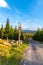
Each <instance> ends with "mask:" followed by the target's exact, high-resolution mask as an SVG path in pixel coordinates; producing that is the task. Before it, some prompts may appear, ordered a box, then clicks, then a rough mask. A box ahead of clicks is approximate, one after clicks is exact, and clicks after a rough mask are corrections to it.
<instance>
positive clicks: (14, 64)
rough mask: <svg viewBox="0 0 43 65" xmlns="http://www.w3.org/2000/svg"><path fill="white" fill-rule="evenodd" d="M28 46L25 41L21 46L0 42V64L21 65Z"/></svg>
mask: <svg viewBox="0 0 43 65" xmlns="http://www.w3.org/2000/svg"><path fill="white" fill-rule="evenodd" d="M15 44H16V43H15ZM26 47H27V44H25V43H23V44H21V45H20V47H17V46H15V45H13V46H7V45H4V44H0V65H20V62H21V59H22V56H23V53H24V51H25V49H26Z"/></svg>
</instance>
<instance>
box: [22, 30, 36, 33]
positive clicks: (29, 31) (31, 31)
mask: <svg viewBox="0 0 43 65" xmlns="http://www.w3.org/2000/svg"><path fill="white" fill-rule="evenodd" d="M22 31H23V32H25V33H35V32H36V31H34V30H22Z"/></svg>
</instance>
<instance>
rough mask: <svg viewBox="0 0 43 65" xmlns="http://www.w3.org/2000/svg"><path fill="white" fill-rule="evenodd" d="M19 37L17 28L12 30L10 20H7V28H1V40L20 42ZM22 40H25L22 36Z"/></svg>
mask: <svg viewBox="0 0 43 65" xmlns="http://www.w3.org/2000/svg"><path fill="white" fill-rule="evenodd" d="M18 35H19V33H18V29H17V27H15V28H12V26H10V22H9V19H7V22H6V25H5V27H3V25H2V26H1V28H0V38H1V39H14V40H18ZM22 39H23V35H22V34H21V40H22Z"/></svg>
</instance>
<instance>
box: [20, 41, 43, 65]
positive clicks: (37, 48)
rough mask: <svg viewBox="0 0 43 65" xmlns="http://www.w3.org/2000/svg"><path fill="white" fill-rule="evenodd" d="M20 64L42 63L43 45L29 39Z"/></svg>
mask: <svg viewBox="0 0 43 65" xmlns="http://www.w3.org/2000/svg"><path fill="white" fill-rule="evenodd" d="M29 43H30V44H29V47H28V49H27V50H26V52H25V53H24V57H23V61H22V63H21V65H43V45H42V44H39V43H38V42H35V41H33V40H30V42H29Z"/></svg>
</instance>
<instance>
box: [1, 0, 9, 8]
mask: <svg viewBox="0 0 43 65" xmlns="http://www.w3.org/2000/svg"><path fill="white" fill-rule="evenodd" d="M0 7H9V6H8V4H7V2H6V1H5V0H0Z"/></svg>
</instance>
